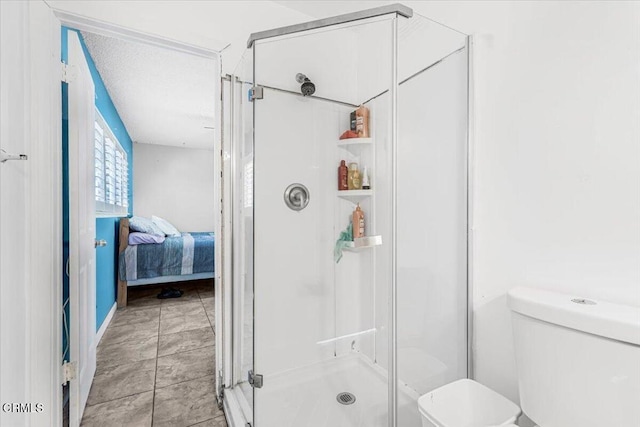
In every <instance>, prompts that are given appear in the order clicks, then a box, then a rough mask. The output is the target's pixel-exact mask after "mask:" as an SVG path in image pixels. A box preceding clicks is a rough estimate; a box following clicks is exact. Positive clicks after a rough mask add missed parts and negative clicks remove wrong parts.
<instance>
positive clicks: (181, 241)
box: [117, 218, 215, 307]
mask: <svg viewBox="0 0 640 427" xmlns="http://www.w3.org/2000/svg"><path fill="white" fill-rule="evenodd" d="M129 233H130V230H129V219H128V218H122V219H121V220H120V232H119V238H120V245H119V248H118V296H117V300H118V307H125V306H126V305H127V289H128V287H129V286H140V285H150V284H158V283H170V282H181V281H186V280H199V279H210V278H213V273H214V240H215V239H214V234H213V233H208V232H188V233H186V232H183V233H181V235H180V236H175V237H171V236H167V237H166V239H165V240H164V242H163V243H158V244H140V245H131V246H130V245H129Z"/></svg>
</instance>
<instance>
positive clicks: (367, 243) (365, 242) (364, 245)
mask: <svg viewBox="0 0 640 427" xmlns="http://www.w3.org/2000/svg"><path fill="white" fill-rule="evenodd" d="M380 245H382V236H365V237H356V238H355V239H353V242H347V244H346V246H345V247H344V250H345V251H352V252H358V251H361V250H364V249H369V248H373V247H374V246H380Z"/></svg>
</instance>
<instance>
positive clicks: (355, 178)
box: [347, 163, 362, 190]
mask: <svg viewBox="0 0 640 427" xmlns="http://www.w3.org/2000/svg"><path fill="white" fill-rule="evenodd" d="M347 186H348V189H349V190H360V188H362V178H361V176H360V171H359V170H358V164H357V163H349V175H348V179H347Z"/></svg>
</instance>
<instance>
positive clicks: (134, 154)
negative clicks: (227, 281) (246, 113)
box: [62, 27, 224, 426]
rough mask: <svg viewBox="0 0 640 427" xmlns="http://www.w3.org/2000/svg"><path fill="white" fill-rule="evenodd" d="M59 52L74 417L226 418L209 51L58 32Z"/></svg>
mask: <svg viewBox="0 0 640 427" xmlns="http://www.w3.org/2000/svg"><path fill="white" fill-rule="evenodd" d="M74 46H75V48H74ZM74 49H75V54H74V53H73V52H74ZM74 55H75V57H74ZM62 60H63V62H65V63H66V64H68V67H67V72H66V76H67V81H66V82H65V83H63V87H62V91H63V159H64V161H63V172H64V173H63V175H64V182H63V194H64V202H63V206H64V210H65V211H64V221H63V228H64V233H63V234H64V241H63V247H64V249H65V250H64V254H65V258H64V261H65V265H67V261H68V266H69V267H68V269H67V273H66V274H65V278H64V292H63V294H64V301H63V307H64V313H65V316H64V325H65V328H64V331H63V335H64V345H63V359H64V360H67V361H71V362H72V365H71V366H70V369H71V370H75V373H76V379H75V380H72V381H71V382H70V383H69V384H70V387H68V388H67V387H65V389H64V392H65V393H66V396H65V399H64V402H65V407H66V409H65V414H67V417H66V419H67V420H68V425H72V426H75V425H79V424H80V423H81V422H82V424H83V425H93V424H96V425H100V424H105V423H109V424H118V423H119V421H118V420H119V419H121V420H122V422H125V420H126V422H129V423H130V422H132V420H138V421H140V422H141V423H143V424H147V423H149V424H150V423H151V422H153V423H154V424H157V425H162V424H163V423H164V424H167V425H177V424H181V425H182V424H184V425H191V424H195V423H198V422H203V421H208V420H215V422H217V423H219V424H220V425H224V415H223V414H222V412H221V411H219V410H218V408H217V404H216V402H215V396H216V393H215V375H214V373H215V361H214V357H215V356H214V344H215V343H214V325H215V321H214V317H213V316H214V283H215V281H214V279H215V277H216V276H217V272H216V268H215V267H216V266H217V265H218V263H217V262H216V259H217V258H219V254H216V251H215V237H216V232H217V231H218V230H219V229H220V221H221V219H220V215H219V212H220V208H219V203H220V194H219V191H218V188H219V184H220V178H219V177H220V170H219V167H218V166H217V165H218V164H219V158H217V157H216V153H218V152H219V151H218V150H217V149H216V147H217V146H218V143H219V140H218V132H219V129H218V125H217V123H219V117H218V115H219V114H218V109H219V106H218V103H217V101H216V100H219V82H220V78H219V74H220V73H219V62H218V58H217V55H215V54H212V55H199V54H192V53H187V52H184V51H179V50H176V49H169V48H166V47H165V46H159V45H158V44H157V43H156V44H148V43H141V42H137V41H131V40H124V39H120V38H114V37H107V36H104V35H99V34H94V33H91V32H86V31H77V30H74V29H71V28H65V27H63V28H62ZM83 75H84V77H83ZM83 78H84V80H83ZM79 81H84V83H82V89H80V90H77V89H76V88H77V87H78V85H79V83H78V82H79ZM91 86H92V90H91ZM78 99H80V101H78ZM81 224H82V225H81ZM87 236H89V237H91V242H90V243H91V245H90V247H88V246H87V245H86V241H87V239H86V237H87ZM193 402H199V405H197V406H198V408H195V409H194V407H193V405H192V404H193ZM216 425H217V424H216Z"/></svg>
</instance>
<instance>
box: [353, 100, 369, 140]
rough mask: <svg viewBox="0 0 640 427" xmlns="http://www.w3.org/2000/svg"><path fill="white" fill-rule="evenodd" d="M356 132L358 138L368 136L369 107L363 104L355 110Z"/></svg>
mask: <svg viewBox="0 0 640 427" xmlns="http://www.w3.org/2000/svg"><path fill="white" fill-rule="evenodd" d="M356 133H357V134H358V138H369V109H368V108H367V107H365V106H364V105H361V106H359V107H358V109H357V110H356Z"/></svg>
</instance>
